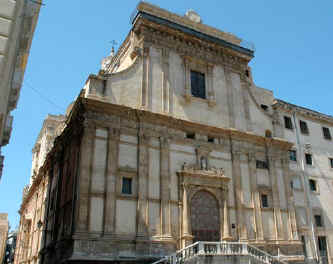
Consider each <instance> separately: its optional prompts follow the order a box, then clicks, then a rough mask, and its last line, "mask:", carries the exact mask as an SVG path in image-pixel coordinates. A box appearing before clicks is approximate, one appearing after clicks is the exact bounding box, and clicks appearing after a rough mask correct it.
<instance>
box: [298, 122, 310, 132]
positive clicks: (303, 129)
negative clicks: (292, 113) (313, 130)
mask: <svg viewBox="0 0 333 264" xmlns="http://www.w3.org/2000/svg"><path fill="white" fill-rule="evenodd" d="M299 127H300V128H301V133H302V134H306V135H308V134H309V129H308V125H307V123H306V122H305V121H302V120H300V121H299Z"/></svg>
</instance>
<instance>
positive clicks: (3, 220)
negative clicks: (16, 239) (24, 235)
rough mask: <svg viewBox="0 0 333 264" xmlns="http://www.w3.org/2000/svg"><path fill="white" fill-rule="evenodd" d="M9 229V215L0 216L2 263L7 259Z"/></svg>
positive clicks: (0, 253) (0, 255) (0, 261)
mask: <svg viewBox="0 0 333 264" xmlns="http://www.w3.org/2000/svg"><path fill="white" fill-rule="evenodd" d="M8 229H9V222H8V214H6V213H1V214H0V263H3V261H4V258H5V251H6V243H7V236H8V231H9V230H8Z"/></svg>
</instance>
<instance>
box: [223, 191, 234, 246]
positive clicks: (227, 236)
mask: <svg viewBox="0 0 333 264" xmlns="http://www.w3.org/2000/svg"><path fill="white" fill-rule="evenodd" d="M227 197H228V195H227V194H226V195H224V201H223V233H222V234H223V235H222V240H224V241H228V240H232V236H231V234H230V223H229V212H228V200H227Z"/></svg>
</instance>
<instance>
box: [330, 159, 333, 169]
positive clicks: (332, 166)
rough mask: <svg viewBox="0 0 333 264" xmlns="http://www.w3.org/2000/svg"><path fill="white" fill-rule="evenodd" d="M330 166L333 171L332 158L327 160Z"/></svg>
mask: <svg viewBox="0 0 333 264" xmlns="http://www.w3.org/2000/svg"><path fill="white" fill-rule="evenodd" d="M329 162H330V166H331V168H332V169H333V158H329Z"/></svg>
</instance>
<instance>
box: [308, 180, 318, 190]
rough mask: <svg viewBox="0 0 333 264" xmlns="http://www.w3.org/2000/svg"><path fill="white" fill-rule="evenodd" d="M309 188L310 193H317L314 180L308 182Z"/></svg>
mask: <svg viewBox="0 0 333 264" xmlns="http://www.w3.org/2000/svg"><path fill="white" fill-rule="evenodd" d="M309 187H310V191H312V192H316V191H317V183H316V181H315V180H313V179H310V180H309Z"/></svg>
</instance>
